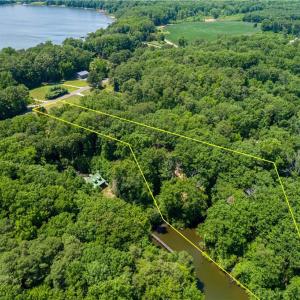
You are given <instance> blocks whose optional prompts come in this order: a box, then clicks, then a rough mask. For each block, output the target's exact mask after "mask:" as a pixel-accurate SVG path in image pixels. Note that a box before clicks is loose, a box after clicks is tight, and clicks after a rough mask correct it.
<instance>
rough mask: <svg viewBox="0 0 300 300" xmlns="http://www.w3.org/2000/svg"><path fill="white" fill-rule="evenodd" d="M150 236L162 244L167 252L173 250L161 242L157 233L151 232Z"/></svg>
mask: <svg viewBox="0 0 300 300" xmlns="http://www.w3.org/2000/svg"><path fill="white" fill-rule="evenodd" d="M151 236H152V238H153V239H154V240H155V241H156V242H158V243H159V244H160V245H162V246H163V247H164V248H165V249H166V250H168V251H169V252H174V250H173V249H172V248H171V247H169V246H168V245H167V244H166V243H165V242H163V241H162V240H161V239H160V238H159V237H158V236H157V235H155V234H154V233H151Z"/></svg>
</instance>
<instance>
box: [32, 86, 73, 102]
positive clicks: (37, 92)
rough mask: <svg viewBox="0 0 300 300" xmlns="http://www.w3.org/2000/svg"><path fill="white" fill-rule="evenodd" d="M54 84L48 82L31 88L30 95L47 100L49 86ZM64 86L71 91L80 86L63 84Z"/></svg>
mask: <svg viewBox="0 0 300 300" xmlns="http://www.w3.org/2000/svg"><path fill="white" fill-rule="evenodd" d="M53 85H54V84H47V85H43V86H40V87H38V88H35V89H33V90H30V92H29V93H30V96H31V97H32V98H33V99H38V100H45V99H46V94H47V92H48V90H49V88H50V87H51V86H53ZM62 86H63V87H65V88H66V89H67V90H68V92H69V93H71V92H74V91H76V90H78V88H75V87H70V86H65V85H62Z"/></svg>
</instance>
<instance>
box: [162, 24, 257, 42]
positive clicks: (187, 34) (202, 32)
mask: <svg viewBox="0 0 300 300" xmlns="http://www.w3.org/2000/svg"><path fill="white" fill-rule="evenodd" d="M165 31H166V32H169V34H167V39H168V40H170V41H171V42H174V43H177V42H178V39H180V38H181V37H184V38H185V39H186V40H187V41H189V42H193V41H195V40H198V39H204V40H210V41H211V40H214V39H217V38H218V36H224V35H227V36H237V35H243V34H246V35H249V34H253V33H256V32H258V31H260V28H259V27H257V28H255V27H254V26H253V23H246V22H239V21H224V22H207V23H205V22H187V23H179V24H174V25H168V26H167V27H166V30H165Z"/></svg>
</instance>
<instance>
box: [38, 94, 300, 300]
mask: <svg viewBox="0 0 300 300" xmlns="http://www.w3.org/2000/svg"><path fill="white" fill-rule="evenodd" d="M60 102H61V103H64V104H68V105H70V106H74V107H76V108H79V109H82V110H85V111H89V112H92V113H95V115H98V117H99V116H101V117H103V118H107V119H113V120H114V121H119V122H123V123H127V124H131V125H134V126H139V128H143V129H145V130H149V129H150V130H151V131H152V132H154V131H155V132H157V133H159V134H166V136H169V137H170V136H171V137H172V138H180V139H184V140H187V141H188V142H191V143H195V145H193V147H190V148H195V151H196V152H198V153H199V149H200V148H199V149H198V148H197V146H196V144H198V145H199V147H203V149H210V150H209V151H212V152H213V151H220V152H221V151H222V152H225V153H227V154H228V155H230V156H233V157H236V162H235V163H236V164H237V165H240V164H243V163H245V164H246V165H248V164H249V166H252V165H253V162H251V161H256V162H257V165H258V167H257V170H258V171H259V172H264V171H263V168H264V166H268V169H269V170H270V172H269V173H272V175H270V176H271V177H272V178H273V180H274V181H276V184H278V190H276V192H278V193H280V195H278V196H276V197H275V198H274V199H276V201H277V200H279V201H281V200H280V199H284V200H283V202H281V203H280V206H278V207H281V208H282V210H283V214H286V215H289V217H290V218H291V224H293V228H294V229H295V230H296V231H295V233H296V234H297V236H298V237H299V238H300V231H299V228H298V225H297V221H296V219H295V216H294V212H293V208H292V206H291V204H290V202H289V199H288V197H287V194H286V192H285V189H284V186H283V182H282V180H281V178H280V176H279V173H278V169H277V166H276V164H275V163H274V162H273V161H270V160H266V159H264V158H261V157H257V156H254V155H251V154H248V153H244V152H242V151H238V150H233V149H230V148H226V147H222V146H219V145H214V144H212V143H209V142H207V141H203V140H199V139H197V138H193V137H189V136H185V135H183V134H179V133H175V132H170V131H167V130H164V129H161V128H156V127H153V126H150V125H147V124H143V123H140V122H136V121H133V120H129V119H125V118H122V117H119V116H116V115H112V114H109V113H106V112H102V111H97V110H93V109H90V108H87V107H84V106H81V105H78V104H74V103H69V102H68V101H65V100H61V101H60ZM34 112H36V113H38V114H41V115H44V116H47V117H49V118H52V119H54V120H57V121H60V122H63V123H65V124H67V125H70V126H73V127H75V128H77V129H82V130H86V131H88V132H91V133H94V134H97V135H99V136H101V137H103V138H107V139H110V140H112V141H114V142H116V143H121V144H122V145H123V146H124V147H128V150H129V151H130V153H131V155H132V158H133V160H134V162H135V163H136V166H137V168H138V171H139V173H140V175H141V178H142V179H143V181H144V183H145V185H146V187H147V190H148V193H149V195H150V197H151V198H152V200H153V202H154V204H155V206H156V208H157V210H158V212H159V214H160V216H161V219H162V220H163V221H164V222H165V223H166V224H168V225H169V226H170V227H171V228H172V229H174V230H175V231H176V232H177V233H178V234H179V235H180V236H181V237H182V238H184V239H185V240H186V241H187V242H189V243H190V244H191V245H192V246H193V247H195V248H196V249H197V250H198V251H199V252H200V253H201V254H202V255H203V256H205V257H206V258H207V259H208V260H209V261H211V262H213V263H214V264H216V265H217V266H218V267H219V269H220V270H222V271H223V272H224V273H226V274H227V275H228V276H229V277H230V278H231V279H232V280H233V281H234V282H236V283H237V284H238V285H239V286H241V287H242V288H244V289H245V290H246V291H247V293H248V294H249V295H251V296H252V297H253V298H255V299H259V297H258V296H257V295H256V294H255V293H254V292H253V291H251V289H249V288H248V287H246V286H245V285H244V284H243V283H242V282H240V281H239V280H238V279H237V278H235V276H234V275H232V274H231V273H230V272H229V271H227V270H226V267H223V266H222V265H220V264H219V263H218V262H216V260H215V259H213V258H212V257H211V256H210V255H209V254H208V253H206V252H205V251H203V249H201V247H200V246H199V245H197V244H195V243H193V242H192V241H191V240H190V239H189V238H187V237H186V236H185V235H183V234H182V233H181V232H180V231H179V230H178V229H177V228H175V227H174V224H170V220H169V218H166V216H165V215H164V214H163V213H162V210H161V207H160V205H159V202H158V201H157V199H156V198H155V196H154V194H153V191H152V189H151V185H150V184H149V183H148V181H147V178H146V177H147V176H145V174H144V172H143V169H142V167H141V163H140V161H139V159H138V157H139V156H138V154H137V151H136V149H133V146H132V145H131V144H130V143H128V142H126V141H123V140H121V139H118V138H115V137H113V136H110V135H109V134H104V133H102V132H101V130H98V128H96V129H95V128H87V127H85V126H81V125H80V124H76V123H72V122H69V121H67V120H65V119H62V118H60V117H57V116H54V115H51V114H49V113H47V112H45V111H40V110H39V108H35V109H34ZM182 150H183V151H184V150H185V149H184V147H183V148H182ZM229 161H230V160H229ZM222 162H223V163H224V164H226V163H228V162H226V161H225V160H223V158H222V159H221V163H222ZM234 167H235V166H234ZM234 167H233V168H234ZM179 171H180V170H179ZM179 171H178V172H179ZM241 171H242V170H241ZM267 173H268V171H265V172H264V173H262V174H263V175H264V176H263V180H265V181H266V180H268V178H267V177H268V176H269V175H267ZM235 176H236V174H235V173H232V178H234V177H235ZM245 177H247V176H246V175H245ZM258 177H259V175H258ZM232 178H231V179H230V180H232ZM236 179H237V178H234V180H236ZM238 179H240V177H238ZM248 179H249V178H247V180H248ZM259 179H260V178H258V180H259ZM223 183H224V181H223ZM221 187H222V181H221ZM256 188H257V190H258V192H259V193H262V192H266V190H260V188H261V187H260V186H259V185H257V186H256ZM245 193H246V194H248V196H249V197H250V196H251V194H253V193H254V190H253V189H251V188H249V189H248V190H246V191H245ZM234 201H235V197H234V196H230V197H228V198H227V203H228V204H229V205H232V204H233V203H234ZM245 203H246V202H245ZM249 203H250V202H249ZM276 205H278V204H276ZM269 206H270V209H272V208H274V207H275V204H274V207H273V206H272V205H269ZM255 207H257V206H255ZM268 209H269V208H268ZM265 212H266V213H267V214H266V217H268V210H267V209H266V211H265ZM241 213H243V212H242V211H241ZM245 213H247V208H245ZM245 217H247V215H246V216H245ZM266 222H267V221H266ZM250 225H251V224H250Z"/></svg>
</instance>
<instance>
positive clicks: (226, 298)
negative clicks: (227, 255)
mask: <svg viewBox="0 0 300 300" xmlns="http://www.w3.org/2000/svg"><path fill="white" fill-rule="evenodd" d="M181 232H182V233H183V234H184V235H185V236H186V237H188V238H189V239H190V240H191V241H192V242H193V243H195V244H198V243H199V241H200V238H199V236H198V235H196V233H195V230H193V229H185V230H182V231H181ZM154 234H155V235H156V236H158V237H159V238H160V239H161V240H162V241H163V242H164V243H166V244H167V245H168V246H169V247H170V248H171V249H172V250H174V251H183V250H184V251H186V252H188V253H189V254H190V255H191V256H192V257H193V262H194V266H195V271H196V275H197V277H198V279H199V280H200V288H201V289H202V290H203V291H204V293H205V300H249V297H248V296H247V294H246V292H245V291H244V290H243V289H242V288H240V287H239V286H237V285H236V284H235V283H233V282H231V280H230V279H229V277H228V276H227V275H225V274H224V273H223V272H221V271H220V270H219V269H218V268H217V267H216V266H215V265H214V264H213V263H211V262H209V261H208V260H207V259H206V258H205V257H203V256H202V255H201V253H200V252H199V251H198V250H197V249H195V248H194V247H193V246H192V245H191V244H190V243H188V242H187V241H186V240H184V239H183V238H182V237H181V236H180V235H179V234H178V233H176V232H175V231H174V230H172V228H167V233H157V232H154Z"/></svg>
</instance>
